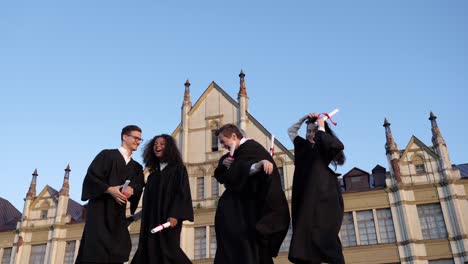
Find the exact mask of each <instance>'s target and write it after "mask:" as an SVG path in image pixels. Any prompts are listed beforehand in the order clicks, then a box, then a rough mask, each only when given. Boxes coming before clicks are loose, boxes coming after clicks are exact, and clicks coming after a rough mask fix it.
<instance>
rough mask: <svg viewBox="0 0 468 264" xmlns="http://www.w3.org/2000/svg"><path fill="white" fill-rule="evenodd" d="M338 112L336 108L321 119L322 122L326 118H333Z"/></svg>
mask: <svg viewBox="0 0 468 264" xmlns="http://www.w3.org/2000/svg"><path fill="white" fill-rule="evenodd" d="M338 111H340V110H339V109H338V108H337V109H335V110H333V111H331V112H330V113H328V114H326V115H325V117H324V118H323V121H326V120H327V119H328V118H330V119H331V117H332V116H334V115H335V114H336V113H338Z"/></svg>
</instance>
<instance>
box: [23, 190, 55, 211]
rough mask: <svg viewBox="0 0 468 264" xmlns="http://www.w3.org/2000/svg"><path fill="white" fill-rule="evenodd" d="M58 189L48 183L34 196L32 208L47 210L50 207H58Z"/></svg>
mask: <svg viewBox="0 0 468 264" xmlns="http://www.w3.org/2000/svg"><path fill="white" fill-rule="evenodd" d="M57 194H58V192H57V190H55V189H54V188H52V187H50V186H49V185H46V186H45V187H44V189H42V191H41V192H40V193H39V194H38V195H37V196H36V197H35V198H34V201H33V202H32V203H31V207H30V208H31V209H32V210H47V209H49V208H55V207H57V203H58V200H57Z"/></svg>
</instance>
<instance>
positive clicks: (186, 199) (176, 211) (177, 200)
mask: <svg viewBox="0 0 468 264" xmlns="http://www.w3.org/2000/svg"><path fill="white" fill-rule="evenodd" d="M174 176H175V177H176V184H175V190H174V192H175V195H174V197H173V198H174V199H173V200H172V202H171V205H170V206H169V212H168V216H169V217H173V218H176V219H178V220H179V222H180V221H183V220H188V221H193V207H192V196H191V194H190V184H189V181H188V174H187V169H186V168H185V166H183V165H181V166H177V168H176V170H175V175H174Z"/></svg>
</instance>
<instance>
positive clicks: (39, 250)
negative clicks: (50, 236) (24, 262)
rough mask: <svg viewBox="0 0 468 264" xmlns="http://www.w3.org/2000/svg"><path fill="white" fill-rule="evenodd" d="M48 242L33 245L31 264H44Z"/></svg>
mask: <svg viewBox="0 0 468 264" xmlns="http://www.w3.org/2000/svg"><path fill="white" fill-rule="evenodd" d="M45 252H46V244H40V245H33V246H32V247H31V257H30V258H29V264H43V263H44V260H45Z"/></svg>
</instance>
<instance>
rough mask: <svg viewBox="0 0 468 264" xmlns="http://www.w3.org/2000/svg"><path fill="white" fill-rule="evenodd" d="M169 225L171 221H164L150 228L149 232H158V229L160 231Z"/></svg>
mask: <svg viewBox="0 0 468 264" xmlns="http://www.w3.org/2000/svg"><path fill="white" fill-rule="evenodd" d="M170 226H171V222H166V223H164V224H161V225H158V226H157V227H155V228H153V229H151V234H155V233H157V232H159V231H161V230H163V229H165V228H168V227H170Z"/></svg>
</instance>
